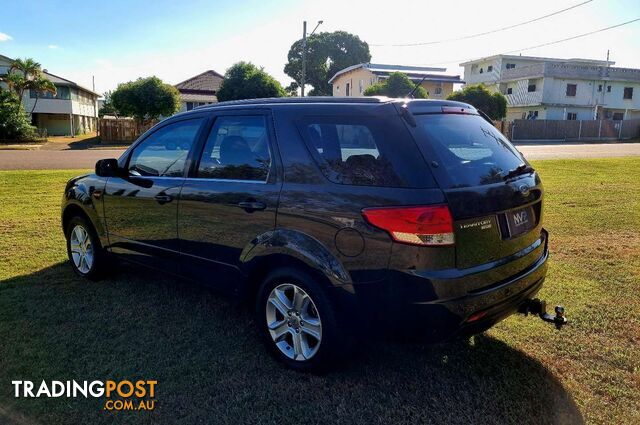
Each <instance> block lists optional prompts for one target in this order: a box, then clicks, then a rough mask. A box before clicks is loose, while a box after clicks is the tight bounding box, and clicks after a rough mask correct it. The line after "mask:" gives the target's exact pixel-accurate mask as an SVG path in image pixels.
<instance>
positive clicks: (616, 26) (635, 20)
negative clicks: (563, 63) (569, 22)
mask: <svg viewBox="0 0 640 425" xmlns="http://www.w3.org/2000/svg"><path fill="white" fill-rule="evenodd" d="M637 21H640V18H636V19H632V20H630V21H627V22H622V23H620V24H616V25H611V26H610V27H606V28H600V29H598V30H595V31H590V32H585V33H584V34H578V35H574V36H572V37H567V38H563V39H562V40H556V41H549V42H547V43H542V44H538V45H536V46H530V47H524V48H522V49H514V50H509V51H506V52H502V53H497V54H495V55H490V56H498V55H508V54H510V53H517V52H524V51H527V50H533V49H537V48H539V47H545V46H551V45H552V44H558V43H564V42H565V41H570V40H575V39H577V38H582V37H586V36H588V35H593V34H597V33H599V32H603V31H608V30H610V29H614V28H618V27H622V26H624V25H629V24H632V23H634V22H637ZM485 57H489V56H485ZM469 60H470V59H457V60H452V61H449V62H433V63H425V64H422V66H429V65H448V64H450V63H460V62H466V61H469Z"/></svg>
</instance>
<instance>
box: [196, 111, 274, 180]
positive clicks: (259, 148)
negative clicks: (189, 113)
mask: <svg viewBox="0 0 640 425" xmlns="http://www.w3.org/2000/svg"><path fill="white" fill-rule="evenodd" d="M270 168H271V155H270V153H269V133H268V131H267V124H266V120H265V117H264V116H228V117H220V118H217V119H216V121H215V123H214V125H213V129H211V133H210V134H209V138H208V139H207V143H206V145H205V147H204V151H203V153H202V159H201V160H200V165H199V166H198V177H203V178H216V179H232V180H262V181H266V180H267V176H268V175H269V169H270Z"/></svg>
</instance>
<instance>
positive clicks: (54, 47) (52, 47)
mask: <svg viewBox="0 0 640 425" xmlns="http://www.w3.org/2000/svg"><path fill="white" fill-rule="evenodd" d="M58 47H60V46H58V45H57V44H49V48H50V49H57V48H58Z"/></svg>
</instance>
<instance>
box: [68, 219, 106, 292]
mask: <svg viewBox="0 0 640 425" xmlns="http://www.w3.org/2000/svg"><path fill="white" fill-rule="evenodd" d="M66 237H67V255H68V257H69V261H70V263H71V267H72V268H73V271H74V272H75V273H76V274H78V275H80V276H82V277H85V278H88V279H93V280H95V279H98V278H100V277H101V276H102V274H103V271H104V267H105V265H104V263H105V262H106V258H105V253H104V250H103V248H102V245H101V244H100V239H98V235H97V234H96V232H95V230H94V229H93V226H92V225H91V224H90V223H89V222H88V221H87V220H86V219H85V218H83V217H73V218H72V219H71V220H69V224H67V231H66Z"/></svg>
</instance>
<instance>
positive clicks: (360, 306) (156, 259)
mask: <svg viewBox="0 0 640 425" xmlns="http://www.w3.org/2000/svg"><path fill="white" fill-rule="evenodd" d="M542 198H543V189H542V185H541V183H540V178H539V176H538V175H537V173H536V172H535V171H534V170H533V169H532V168H531V166H530V165H529V164H528V163H527V161H526V160H525V159H524V158H523V156H522V155H521V154H520V153H519V152H518V151H517V150H516V149H515V148H514V147H513V146H512V145H511V143H509V141H508V140H506V139H505V138H504V137H503V136H502V134H501V133H500V132H498V131H497V130H496V129H495V128H494V127H493V126H492V125H491V124H490V123H489V122H488V121H487V120H485V119H484V118H483V116H482V114H481V113H480V112H478V111H477V110H476V109H474V108H473V107H472V106H470V105H467V104H464V103H458V102H450V101H440V100H411V99H388V98H302V99H300V98H284V99H258V100H250V101H238V102H226V103H219V104H215V105H210V106H205V107H200V108H196V109H194V110H192V111H189V112H186V113H182V114H178V115H175V116H173V117H171V118H168V119H166V120H164V121H162V122H161V123H159V124H158V125H156V126H155V127H153V128H152V129H151V130H149V131H148V132H146V133H145V134H143V135H142V136H141V137H140V138H139V139H138V140H137V141H136V142H135V143H133V144H132V146H131V147H130V148H129V149H127V151H126V152H125V153H124V154H123V155H122V156H121V157H120V159H118V160H115V159H106V160H101V161H99V162H98V163H97V164H96V170H95V174H89V175H85V176H81V177H77V178H74V179H72V180H70V181H69V182H68V184H67V186H66V189H65V193H64V199H63V203H62V225H63V229H64V232H65V236H66V238H67V249H68V254H69V258H70V263H71V265H72V267H73V269H74V270H75V272H76V273H78V274H79V275H81V276H84V277H87V278H93V279H95V278H97V277H98V276H100V275H101V273H102V272H103V271H104V270H105V267H106V266H107V264H108V262H109V261H110V258H111V257H119V258H122V259H125V260H129V261H132V262H135V263H138V264H142V265H146V266H150V267H153V268H156V269H160V270H162V271H165V272H170V273H174V274H176V275H179V276H182V277H185V278H188V279H193V280H197V281H200V282H203V283H205V284H208V285H211V286H213V287H216V288H218V289H221V290H223V291H228V292H231V293H234V294H238V295H242V296H244V297H247V299H250V300H251V302H252V305H255V310H256V318H257V321H256V323H257V325H258V326H259V331H260V333H261V334H262V336H263V337H264V340H265V342H266V344H267V347H268V348H269V350H270V351H271V352H272V353H273V354H274V355H275V356H276V357H277V358H279V359H280V360H281V361H283V362H285V363H286V364H287V365H288V366H289V367H292V368H295V369H299V370H314V369H318V368H323V367H326V366H327V365H331V364H332V362H333V361H334V360H335V359H336V357H337V356H339V355H341V354H344V353H345V352H346V350H347V348H348V347H349V346H350V345H351V341H353V339H354V336H357V335H361V334H363V333H364V331H368V332H372V333H373V334H376V333H379V332H382V331H384V332H385V333H386V332H391V333H394V332H396V333H407V332H408V333H410V334H412V335H414V336H420V337H428V338H429V339H435V340H438V339H445V338H449V337H453V336H458V335H469V334H473V333H478V332H482V331H484V330H486V329H487V328H489V327H490V326H492V325H493V324H495V323H496V322H498V321H499V320H501V319H503V318H504V317H506V316H507V315H510V314H512V313H514V312H515V311H517V310H518V309H519V308H520V307H521V306H522V305H523V304H524V303H526V302H527V301H528V300H530V299H531V298H532V297H533V296H534V295H535V293H536V292H537V291H538V290H539V289H540V287H541V285H542V283H543V281H544V278H545V274H546V270H547V256H548V252H547V232H546V231H545V230H544V229H543V228H542V224H541V223H542ZM369 334H370V333H369Z"/></svg>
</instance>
